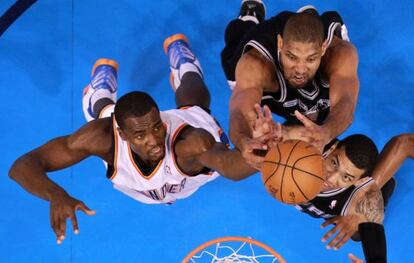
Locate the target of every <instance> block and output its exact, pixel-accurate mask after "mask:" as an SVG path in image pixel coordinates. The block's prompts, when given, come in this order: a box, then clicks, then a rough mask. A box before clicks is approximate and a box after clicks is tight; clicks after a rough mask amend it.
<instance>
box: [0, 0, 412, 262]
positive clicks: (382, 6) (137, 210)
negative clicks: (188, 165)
mask: <svg viewBox="0 0 414 263" xmlns="http://www.w3.org/2000/svg"><path fill="white" fill-rule="evenodd" d="M14 2H15V0H1V1H0V14H2V13H3V12H5V11H6V10H7V9H8V8H9V7H10V6H11V5H12V4H13V3H14ZM265 2H266V5H267V17H270V16H271V15H272V14H276V13H277V12H278V11H281V10H292V11H294V10H296V9H298V8H299V7H301V6H303V5H305V4H309V3H310V4H313V5H315V6H316V7H317V8H318V9H319V10H320V11H327V10H337V11H339V12H340V14H341V15H342V16H343V18H344V21H345V23H346V24H347V27H348V30H349V34H350V38H351V40H352V42H353V43H354V44H355V45H356V47H357V48H358V52H359V59H360V64H359V76H360V81H361V88H360V94H359V101H358V106H357V110H356V114H355V120H354V123H353V124H352V126H351V127H350V128H349V129H348V130H347V131H346V133H345V135H348V134H352V133H364V134H366V135H368V136H370V137H371V138H373V139H374V141H375V142H376V143H377V145H378V146H379V147H380V148H381V147H382V146H383V145H384V144H385V143H386V141H387V140H388V139H389V138H391V137H392V136H394V135H396V134H399V133H404V132H413V131H414V106H413V101H414V92H413V91H414V89H413V87H414V78H413V77H412V75H413V74H412V72H414V46H413V44H412V43H413V41H414V28H413V26H412V25H413V23H414V16H413V15H412V12H413V10H414V3H413V2H412V1H408V0H394V1H390V0H384V1H379V2H378V1H373V0H366V1H355V0H352V1H340V0H334V1H322V0H319V1H310V2H308V1H302V0H298V1H289V0H283V1H282V0H278V1H270V0H268V1H265ZM239 6H240V2H239V1H237V0H232V1H229V0H210V1H192V0H176V1H168V0H158V1H150V0H140V1H134V0H118V1H111V0H100V1H97V0H95V1H93V0H82V1H81V0H68V1H63V0H59V1H52V0H42V1H38V2H37V3H35V4H34V5H33V6H32V7H31V8H30V9H29V10H27V11H26V12H25V13H24V14H23V15H22V16H21V17H20V18H19V19H18V20H17V21H16V22H15V23H14V24H13V25H12V26H11V27H10V28H9V29H8V30H7V31H6V32H5V33H4V34H3V36H1V37H0V91H1V95H2V98H3V99H2V102H1V103H0V123H1V128H2V132H1V134H2V136H0V146H1V148H2V149H3V150H2V154H1V161H0V164H1V165H0V174H1V175H2V176H1V177H0V207H1V208H2V209H1V212H0V213H1V216H0V252H1V253H0V262H180V261H181V259H183V258H184V257H185V255H186V254H187V253H189V252H190V251H191V250H192V249H193V248H195V247H197V246H198V245H200V244H201V243H203V242H206V241H208V240H211V239H214V238H217V237H222V236H244V237H252V238H254V239H257V240H259V241H262V242H264V243H266V244H267V245H269V246H271V247H272V248H273V249H275V250H276V251H277V252H278V253H279V254H280V255H281V256H283V257H284V258H285V259H286V260H287V262H347V261H348V259H347V254H348V253H350V252H352V253H355V254H356V255H358V256H360V257H362V256H363V254H362V250H361V247H360V244H359V243H354V242H349V243H348V244H347V245H345V246H344V247H343V248H342V249H341V250H339V251H332V250H326V249H325V246H324V244H323V243H322V242H321V241H320V239H321V237H322V235H323V234H324V233H325V232H326V231H327V230H321V229H320V227H319V226H320V224H321V223H322V221H321V220H316V219H313V218H310V217H308V216H307V215H305V214H301V213H300V212H298V211H296V210H295V208H293V207H290V206H287V205H283V204H281V203H278V202H277V201H275V200H273V199H272V198H271V197H270V196H269V195H268V194H267V193H266V192H265V189H264V187H263V185H262V182H261V179H260V176H259V175H255V176H252V177H251V178H249V179H247V180H244V181H241V182H237V183H235V182H230V181H228V180H225V179H224V178H219V179H217V180H216V181H214V182H212V183H209V184H207V185H206V186H204V187H202V188H201V189H200V190H199V191H198V192H197V193H195V194H194V195H193V196H191V197H190V198H188V199H186V200H182V201H178V202H177V203H175V204H174V205H171V206H165V205H144V204H141V203H138V202H136V201H134V200H132V199H130V198H129V197H127V196H124V195H122V194H121V193H120V192H118V191H116V190H114V189H113V188H112V185H111V183H110V182H109V181H108V180H107V179H106V177H105V170H104V166H103V165H102V162H101V161H100V160H99V159H97V158H90V159H87V160H85V161H83V162H82V163H80V164H78V165H76V166H74V167H72V168H70V169H66V170H63V171H60V172H55V173H51V174H50V177H51V178H52V179H53V180H55V181H56V182H58V183H59V184H60V185H61V186H62V187H64V188H65V189H66V190H67V191H68V193H70V194H71V195H72V196H74V197H75V198H78V199H80V200H83V201H84V202H85V203H86V204H87V205H88V206H89V207H90V208H92V209H95V210H96V211H97V214H96V215H95V216H93V217H88V216H86V215H84V214H82V213H78V221H79V227H80V234H79V235H76V236H75V235H73V234H72V232H71V231H68V235H67V238H66V240H65V241H64V242H63V244H62V245H60V246H58V245H56V241H55V236H54V233H53V232H52V230H51V228H50V226H49V207H48V203H47V202H45V201H43V200H40V199H38V198H34V197H33V196H31V195H30V194H28V193H26V192H25V191H23V190H22V189H21V188H20V187H19V186H18V185H17V184H15V183H14V182H12V181H11V180H10V179H9V178H8V176H7V173H8V170H9V168H10V166H11V165H12V163H13V161H14V160H15V159H16V158H17V157H19V156H20V155H22V154H23V153H25V152H27V151H29V150H30V149H33V148H34V147H37V146H39V145H41V144H43V143H44V142H46V141H47V140H49V139H51V138H53V137H56V136H60V135H65V134H69V133H71V132H72V131H74V130H76V129H77V128H79V127H80V126H81V125H82V124H84V117H83V114H82V109H81V95H82V89H83V87H84V86H85V85H86V84H87V83H88V81H89V75H90V70H91V67H92V65H93V63H94V61H95V60H96V59H97V58H99V57H110V58H113V59H115V60H117V61H118V62H119V65H120V67H119V75H118V76H119V77H118V80H119V82H118V83H119V95H122V94H124V93H126V92H129V91H133V90H143V91H146V92H148V93H150V94H151V95H152V96H153V97H154V98H155V99H156V101H157V102H158V104H159V106H160V108H161V109H170V108H173V107H174V99H173V98H174V97H173V96H174V94H173V91H172V90H171V88H170V86H169V81H168V76H169V71H168V61H167V58H166V57H165V55H164V53H163V50H162V43H163V40H164V39H165V38H166V37H167V36H169V35H171V34H173V33H178V32H181V33H184V34H186V35H187V36H188V38H189V39H190V42H191V45H192V47H193V50H194V51H195V53H196V54H197V55H198V57H199V59H200V62H201V64H202V66H203V69H204V73H205V80H206V83H207V84H208V87H209V89H210V92H211V94H212V112H213V114H214V115H215V116H216V118H217V119H218V120H219V122H220V123H221V124H222V125H223V126H224V128H225V129H226V130H227V129H228V101H229V97H230V91H229V89H228V87H227V84H226V80H225V77H224V74H223V72H222V69H221V65H220V56H219V54H220V51H221V49H222V48H223V45H224V29H225V27H226V25H227V23H228V22H229V21H230V20H231V19H233V18H235V17H236V16H237V14H238V9H239ZM413 171H414V161H412V160H410V161H407V162H406V163H405V164H404V165H403V167H402V168H401V169H400V171H399V172H398V173H397V175H396V178H397V181H398V185H397V188H396V192H395V194H394V195H393V197H392V199H391V201H390V203H389V206H388V207H387V211H386V219H385V227H386V233H387V243H388V259H389V262H409V261H412V259H411V252H412V248H413V244H412V238H411V237H412V236H413V234H414V224H412V222H411V218H412V217H411V216H412V215H413V214H412V213H411V212H412V211H411V209H410V208H411V203H412V202H411V200H414V189H413V188H414V178H412V177H413V175H414V174H413Z"/></svg>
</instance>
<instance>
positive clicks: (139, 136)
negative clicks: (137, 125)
mask: <svg viewBox="0 0 414 263" xmlns="http://www.w3.org/2000/svg"><path fill="white" fill-rule="evenodd" d="M144 137H145V136H144V135H143V134H138V135H137V136H136V138H137V139H138V140H142V139H144Z"/></svg>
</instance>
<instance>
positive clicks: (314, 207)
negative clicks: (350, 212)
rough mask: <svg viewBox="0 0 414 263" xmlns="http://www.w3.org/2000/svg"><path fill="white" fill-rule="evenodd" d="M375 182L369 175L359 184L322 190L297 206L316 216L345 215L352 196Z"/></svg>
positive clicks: (326, 217) (327, 217)
mask: <svg viewBox="0 0 414 263" xmlns="http://www.w3.org/2000/svg"><path fill="white" fill-rule="evenodd" d="M372 183H374V179H373V178H371V177H369V178H366V179H364V181H363V183H361V184H360V185H358V186H355V185H351V186H349V187H347V188H339V189H334V190H331V191H326V192H321V193H320V194H318V195H317V196H316V197H315V198H314V199H312V200H310V201H309V202H307V203H304V204H299V205H295V207H296V208H297V209H298V210H300V211H302V212H304V213H307V214H309V215H311V216H313V217H316V218H325V219H329V218H332V217H335V216H339V215H345V214H346V211H347V208H348V206H349V203H350V202H351V200H352V197H353V196H354V195H355V194H356V193H357V192H358V191H360V190H362V189H364V188H366V187H367V186H369V185H370V184H372Z"/></svg>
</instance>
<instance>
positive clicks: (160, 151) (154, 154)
mask: <svg viewBox="0 0 414 263" xmlns="http://www.w3.org/2000/svg"><path fill="white" fill-rule="evenodd" d="M148 156H149V157H150V159H151V160H153V161H159V160H161V159H162V158H164V156H165V147H164V146H157V147H154V148H153V149H151V150H150V151H149V153H148Z"/></svg>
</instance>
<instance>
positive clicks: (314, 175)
mask: <svg viewBox="0 0 414 263" xmlns="http://www.w3.org/2000/svg"><path fill="white" fill-rule="evenodd" d="M264 162H265V163H273V164H277V165H283V166H286V167H288V168H292V169H296V170H298V171H301V172H303V173H306V174H308V175H311V176H313V177H316V178H318V179H319V180H321V181H325V180H324V179H323V178H321V177H320V176H317V175H316V174H313V173H310V172H308V171H305V170H302V169H300V168H297V167H294V166H290V165H286V164H283V163H276V162H272V161H264ZM266 182H267V180H266Z"/></svg>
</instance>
